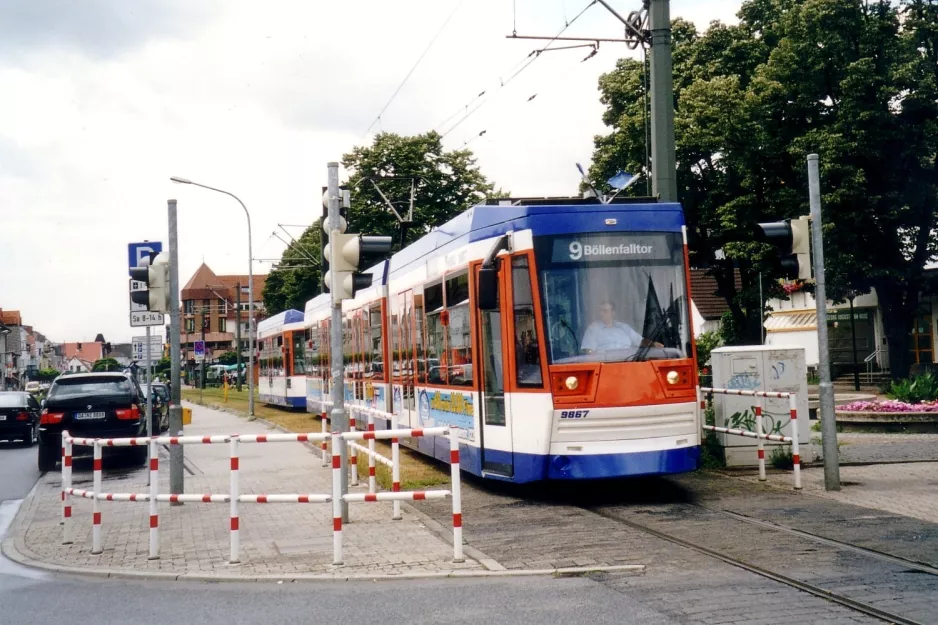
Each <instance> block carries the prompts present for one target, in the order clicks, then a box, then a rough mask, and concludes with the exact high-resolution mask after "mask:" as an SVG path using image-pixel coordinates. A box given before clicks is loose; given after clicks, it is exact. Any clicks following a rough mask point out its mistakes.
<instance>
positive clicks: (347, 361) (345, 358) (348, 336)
mask: <svg viewBox="0 0 938 625" xmlns="http://www.w3.org/2000/svg"><path fill="white" fill-rule="evenodd" d="M351 366H352V333H351V331H350V330H349V320H348V319H345V318H343V319H342V370H343V371H344V372H345V373H344V374H343V375H344V377H345V378H350V377H352V371H351Z"/></svg>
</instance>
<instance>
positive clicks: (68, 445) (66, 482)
mask: <svg viewBox="0 0 938 625" xmlns="http://www.w3.org/2000/svg"><path fill="white" fill-rule="evenodd" d="M71 487H72V438H71V437H70V436H69V435H68V432H67V431H65V432H62V544H63V545H70V544H71V543H72V531H71V530H72V527H71V522H72V501H71V499H69V495H68V489H70V488H71Z"/></svg>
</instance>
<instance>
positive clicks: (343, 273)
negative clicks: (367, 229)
mask: <svg viewBox="0 0 938 625" xmlns="http://www.w3.org/2000/svg"><path fill="white" fill-rule="evenodd" d="M333 245H335V246H336V247H335V250H336V255H335V264H334V265H332V266H331V267H330V268H329V271H327V272H326V274H325V276H324V277H323V281H324V282H325V284H326V286H327V287H328V288H329V289H333V288H335V300H336V301H341V300H343V299H351V298H353V297H355V293H357V292H358V291H361V290H362V289H367V288H368V287H369V286H371V274H367V273H362V272H361V269H365V268H367V267H370V266H372V265H374V264H376V263H378V262H380V261H381V260H383V259H384V258H386V257H387V255H388V254H389V253H390V252H391V248H392V247H393V246H394V239H392V238H391V237H387V236H362V235H360V234H344V233H340V232H333V233H332V234H331V236H330V237H329V243H328V244H327V245H326V247H325V248H324V249H323V253H324V255H325V257H326V258H331V257H332V256H331V254H332V246H333ZM333 285H335V286H334V287H333Z"/></svg>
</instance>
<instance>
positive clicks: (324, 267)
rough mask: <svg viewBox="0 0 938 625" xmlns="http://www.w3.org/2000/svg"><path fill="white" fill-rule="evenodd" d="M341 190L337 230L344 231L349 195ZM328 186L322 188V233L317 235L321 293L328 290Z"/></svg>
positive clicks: (346, 225) (346, 226) (346, 224)
mask: <svg viewBox="0 0 938 625" xmlns="http://www.w3.org/2000/svg"><path fill="white" fill-rule="evenodd" d="M340 191H342V202H341V204H340V206H339V232H345V230H346V229H347V228H348V221H347V216H348V205H349V195H348V192H347V191H345V190H341V189H340ZM328 193H329V188H328V187H323V188H322V220H321V221H320V222H319V223H320V227H321V228H322V233H321V234H320V235H319V277H320V282H321V287H322V292H323V293H328V292H329V285H327V284H326V274H327V273H328V272H329V257H328V256H326V247H327V246H328V245H329V195H328Z"/></svg>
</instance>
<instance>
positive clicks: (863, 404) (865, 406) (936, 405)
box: [837, 399, 938, 412]
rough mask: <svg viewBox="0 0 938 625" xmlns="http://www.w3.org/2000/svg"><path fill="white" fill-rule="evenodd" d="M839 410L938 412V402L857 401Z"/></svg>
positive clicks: (838, 408) (839, 407)
mask: <svg viewBox="0 0 938 625" xmlns="http://www.w3.org/2000/svg"><path fill="white" fill-rule="evenodd" d="M837 410H843V411H846V412H938V402H924V403H921V404H909V403H906V402H904V401H898V400H895V399H889V400H885V401H855V402H852V403H849V404H844V405H843V406H837Z"/></svg>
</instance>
